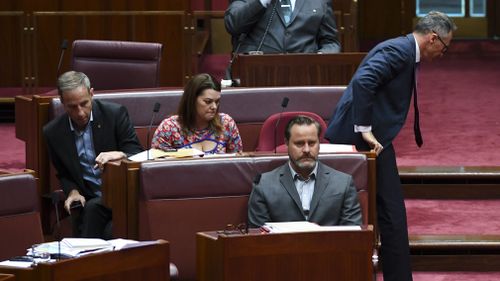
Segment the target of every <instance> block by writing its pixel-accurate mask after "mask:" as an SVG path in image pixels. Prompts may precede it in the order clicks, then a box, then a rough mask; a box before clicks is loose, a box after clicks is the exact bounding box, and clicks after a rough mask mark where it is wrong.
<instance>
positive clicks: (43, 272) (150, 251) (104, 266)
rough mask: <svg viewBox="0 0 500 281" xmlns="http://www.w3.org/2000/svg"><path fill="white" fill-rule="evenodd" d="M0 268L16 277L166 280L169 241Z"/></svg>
mask: <svg viewBox="0 0 500 281" xmlns="http://www.w3.org/2000/svg"><path fill="white" fill-rule="evenodd" d="M0 272H1V273H6V274H13V275H15V277H16V279H15V280H17V281H24V280H26V281H38V280H40V281H49V280H53V281H72V280H74V281H76V280H85V281H94V280H110V281H111V280H120V281H121V280H130V281H132V280H158V281H168V280H170V275H169V274H170V273H169V244H168V242H166V241H163V240H160V241H159V243H158V244H154V245H148V246H142V247H136V248H129V249H125V250H121V251H113V252H107V253H99V254H93V255H88V256H84V257H80V258H75V259H67V260H62V261H58V262H55V263H40V264H38V265H37V266H36V267H33V268H27V269H20V268H12V267H0Z"/></svg>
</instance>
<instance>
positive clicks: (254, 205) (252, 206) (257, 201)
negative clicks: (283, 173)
mask: <svg viewBox="0 0 500 281" xmlns="http://www.w3.org/2000/svg"><path fill="white" fill-rule="evenodd" d="M270 220H271V217H270V215H269V210H268V207H267V203H266V199H265V196H264V194H263V190H262V185H260V183H257V184H254V185H253V188H252V193H250V199H249V200H248V225H249V226H250V227H261V226H262V225H264V223H266V222H269V221H270Z"/></svg>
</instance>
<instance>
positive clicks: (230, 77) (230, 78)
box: [224, 33, 247, 86]
mask: <svg viewBox="0 0 500 281" xmlns="http://www.w3.org/2000/svg"><path fill="white" fill-rule="evenodd" d="M246 37H247V34H246V33H241V34H240V36H239V37H238V43H237V45H236V48H235V49H234V52H233V54H232V55H231V59H230V60H229V64H228V65H227V68H226V75H225V76H224V80H228V81H231V86H239V84H240V83H239V82H238V81H236V80H233V62H234V60H235V59H236V56H237V55H238V52H239V50H240V47H241V43H243V41H244V40H245V38H246Z"/></svg>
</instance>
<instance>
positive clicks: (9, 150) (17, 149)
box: [0, 123, 26, 171]
mask: <svg viewBox="0 0 500 281" xmlns="http://www.w3.org/2000/svg"><path fill="white" fill-rule="evenodd" d="M24 159H25V149H24V142H23V141H20V140H18V139H16V135H15V126H14V124H12V123H0V169H1V170H7V171H20V170H22V169H24V168H25V167H26V166H25V160H24Z"/></svg>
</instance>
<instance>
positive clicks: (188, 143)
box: [151, 113, 243, 154]
mask: <svg viewBox="0 0 500 281" xmlns="http://www.w3.org/2000/svg"><path fill="white" fill-rule="evenodd" d="M219 117H220V120H221V124H222V132H221V134H219V135H218V136H216V135H215V132H214V131H212V130H209V129H208V128H206V129H202V130H196V131H189V132H188V134H187V135H186V134H185V133H184V132H183V131H182V128H181V126H180V124H179V116H178V115H173V116H171V117H168V118H167V119H165V120H163V121H162V122H161V124H160V125H159V126H158V128H157V129H156V131H155V134H154V136H153V140H152V142H151V147H152V148H157V149H162V150H167V149H172V148H177V149H179V148H192V145H193V144H196V143H201V142H204V143H206V142H211V143H212V144H213V145H212V144H209V145H208V147H210V150H207V151H204V152H205V153H208V154H216V153H234V152H241V151H242V150H243V145H242V142H241V137H240V132H239V131H238V127H237V126H236V122H234V120H233V118H231V116H229V115H227V114H225V113H219ZM205 146H206V145H205Z"/></svg>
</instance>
